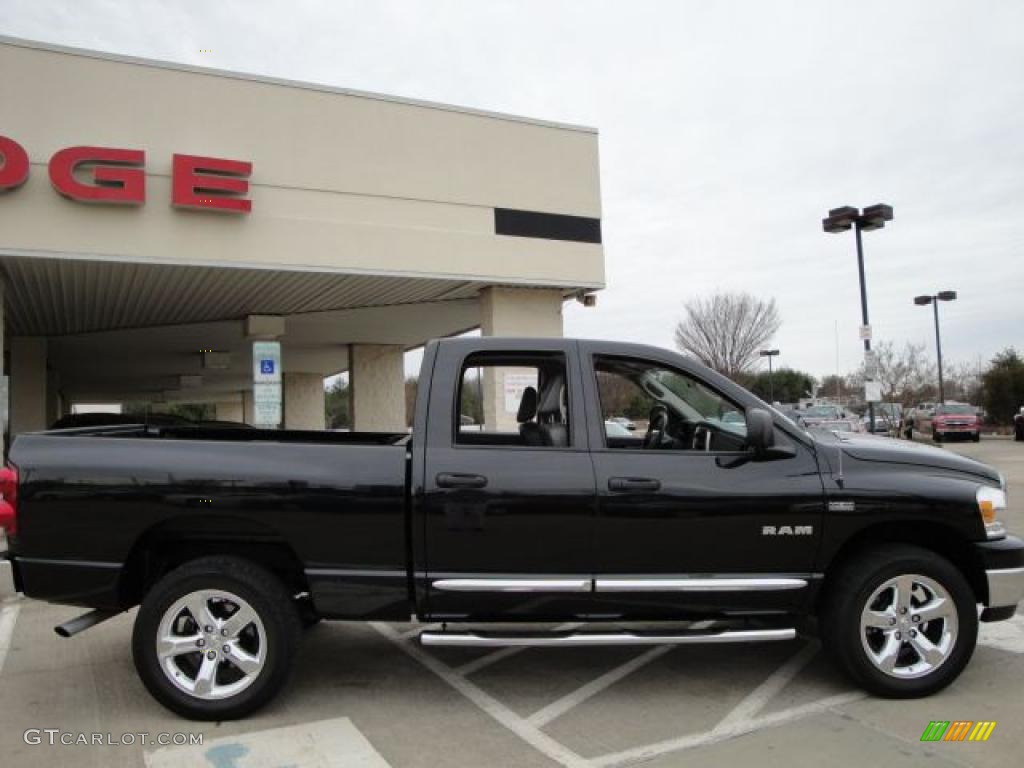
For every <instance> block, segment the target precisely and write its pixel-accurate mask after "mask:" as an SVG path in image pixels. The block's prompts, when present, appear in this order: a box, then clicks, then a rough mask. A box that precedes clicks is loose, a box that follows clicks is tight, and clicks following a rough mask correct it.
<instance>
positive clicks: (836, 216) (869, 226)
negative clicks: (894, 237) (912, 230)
mask: <svg viewBox="0 0 1024 768" xmlns="http://www.w3.org/2000/svg"><path fill="white" fill-rule="evenodd" d="M892 218H893V212H892V206H891V205H886V204H885V203H876V204H875V205H869V206H868V207H867V208H865V209H864V210H863V211H858V210H857V209H856V208H854V207H853V206H852V205H844V206H841V207H839V208H833V209H831V210H830V211H829V212H828V216H826V217H825V218H824V219H822V220H821V226H822V229H824V230H825V231H826V232H828V233H830V234H835V233H837V232H846V231H847V230H849V229H853V231H854V234H855V235H856V240H857V272H858V274H859V275H860V314H861V320H862V323H863V325H864V327H865V328H867V327H869V323H868V289H867V284H866V283H865V280H864V246H863V244H862V243H861V236H860V233H861V232H871V231H873V230H876V229H881V228H882V227H884V226H885V222H887V221H892ZM864 351H865V352H870V351H871V339H870V334H867V335H865V337H864ZM868 414H869V417H870V425H871V426H870V429H871V434H874V433H875V404H874V403H868Z"/></svg>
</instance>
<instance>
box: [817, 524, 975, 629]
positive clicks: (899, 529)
mask: <svg viewBox="0 0 1024 768" xmlns="http://www.w3.org/2000/svg"><path fill="white" fill-rule="evenodd" d="M883 542H885V543H897V544H912V545H914V546H917V547H922V548H924V549H928V550H931V551H932V552H934V553H936V554H937V555H941V556H942V557H944V558H946V559H947V560H949V562H951V563H952V564H953V565H954V566H955V567H956V568H957V569H958V570H959V571H960V572H961V573H962V574H963V575H964V578H966V579H967V583H968V584H970V586H971V590H972V591H973V592H974V596H975V597H976V598H977V601H978V602H979V603H984V602H987V600H988V581H987V579H986V578H985V566H984V565H983V564H982V562H981V559H980V558H979V557H978V553H977V551H976V550H975V548H974V545H973V544H972V543H971V542H970V541H968V540H967V539H965V538H964V537H963V535H961V534H959V533H957V532H956V531H955V530H953V529H951V528H947V527H945V526H942V525H934V524H933V525H922V524H921V523H920V522H912V523H911V522H893V523H881V524H879V525H874V526H871V527H870V528H865V529H864V530H863V531H860V532H858V533H857V534H856V535H855V536H853V537H852V538H851V539H850V540H849V541H847V542H846V543H845V544H844V545H843V546H842V548H840V550H839V551H838V552H837V553H836V554H835V556H834V557H833V558H832V562H830V563H829V565H828V567H827V568H826V569H825V583H824V585H823V587H822V589H821V590H820V591H819V597H818V599H817V603H818V604H820V603H821V602H822V600H825V599H827V595H828V592H829V588H830V586H831V583H830V582H831V581H832V579H834V577H835V575H836V574H837V573H839V571H840V570H842V568H843V566H844V565H845V564H846V563H848V562H849V561H850V560H852V559H853V558H855V557H857V556H858V555H859V554H860V553H862V552H864V551H865V550H869V549H871V547H872V545H875V544H879V543H883ZM817 607H818V606H817V605H816V606H815V610H817Z"/></svg>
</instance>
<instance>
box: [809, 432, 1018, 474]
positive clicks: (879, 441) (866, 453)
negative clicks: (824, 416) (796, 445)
mask: <svg viewBox="0 0 1024 768" xmlns="http://www.w3.org/2000/svg"><path fill="white" fill-rule="evenodd" d="M810 434H811V436H812V437H813V438H814V441H815V442H816V443H817V444H819V445H821V446H825V447H826V448H825V449H826V450H828V449H832V450H835V448H837V447H840V448H842V451H843V453H845V454H846V455H848V456H851V457H852V458H854V459H858V460H859V461H879V462H884V463H887V464H909V465H912V466H917V467H930V468H933V469H943V470H946V471H950V472H961V473H964V474H968V475H973V476H974V477H978V478H982V479H984V480H986V481H988V482H990V483H992V484H993V485H999V482H1000V478H999V473H998V472H997V471H996V470H995V469H993V468H992V467H990V466H988V465H987V464H982V463H981V462H980V461H975V460H974V459H969V458H967V457H966V456H960V455H959V454H956V453H953V452H952V451H947V450H944V449H942V448H937V447H932V446H930V445H921V444H920V443H914V442H911V441H909V440H894V439H892V438H889V437H876V436H874V435H868V434H849V433H843V434H842V435H841V436H837V435H836V434H834V433H831V432H824V431H822V430H811V431H810Z"/></svg>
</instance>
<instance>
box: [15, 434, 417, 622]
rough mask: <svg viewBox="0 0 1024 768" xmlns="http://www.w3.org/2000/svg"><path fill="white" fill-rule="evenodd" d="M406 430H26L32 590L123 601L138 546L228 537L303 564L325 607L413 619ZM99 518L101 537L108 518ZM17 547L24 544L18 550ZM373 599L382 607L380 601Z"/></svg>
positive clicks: (23, 456) (135, 574)
mask: <svg viewBox="0 0 1024 768" xmlns="http://www.w3.org/2000/svg"><path fill="white" fill-rule="evenodd" d="M408 438H409V436H408V435H407V434H404V433H361V432H300V431H287V430H254V429H230V428H228V429H218V428H212V429H211V428H195V427H177V426H175V427H146V426H144V425H137V426H135V425H124V426H118V427H112V428H99V429H98V428H87V429H81V430H59V431H51V432H40V433H34V434H26V435H22V436H20V437H19V438H18V441H17V443H16V445H15V446H14V449H13V451H12V453H11V457H10V458H11V461H12V463H13V464H14V465H15V466H18V467H19V468H20V469H21V487H20V501H19V503H20V505H21V509H22V512H23V514H22V520H23V521H24V522H23V525H22V527H21V529H20V530H19V536H18V542H17V550H18V551H20V552H23V553H24V554H26V555H29V553H31V554H30V556H29V557H24V558H20V559H19V562H20V569H19V571H20V574H21V580H22V582H23V585H22V588H23V589H27V590H28V591H30V592H31V593H32V594H33V595H35V596H37V597H41V598H43V599H50V600H54V601H61V602H69V603H77V604H82V605H89V606H97V607H108V608H118V607H122V606H123V605H124V604H125V601H126V594H130V593H131V591H132V590H133V589H134V588H135V587H136V585H135V584H133V580H137V579H140V578H143V574H142V570H140V568H141V569H143V570H144V564H140V563H137V562H135V560H134V553H135V552H136V551H138V550H139V549H140V547H143V546H146V545H147V544H148V542H150V541H152V540H153V539H160V540H161V541H164V542H167V544H166V548H168V549H169V550H170V551H169V552H168V556H172V557H173V556H175V553H176V552H179V551H186V550H188V549H189V548H194V547H196V546H202V545H204V543H208V542H211V541H216V540H218V539H226V538H231V539H238V538H239V537H241V538H243V539H244V540H246V541H249V542H251V543H252V545H253V546H255V547H271V546H272V547H277V548H280V550H281V551H283V552H286V553H287V556H288V557H291V558H294V561H296V562H297V563H300V564H302V567H303V571H304V573H305V576H306V582H307V583H308V588H309V591H310V593H311V595H312V598H313V600H314V603H315V604H316V605H317V608H318V610H320V611H321V612H322V613H323V614H324V615H325V616H336V617H359V616H361V615H363V613H364V612H365V611H368V610H369V609H370V607H372V608H373V610H374V612H375V615H379V614H380V612H381V610H384V611H385V612H387V607H388V606H389V605H391V604H392V603H393V604H394V606H395V609H394V610H395V612H396V615H398V616H401V617H408V583H407V579H406V575H407V574H406V550H405V545H406V538H405V531H406V523H405V487H406V486H405V483H406V462H407V451H408V447H407V445H406V443H407V442H408ZM100 525H102V534H100V533H99V531H98V530H97V526H100ZM18 551H15V552H14V554H16V555H17V554H18ZM371 604H372V605H371Z"/></svg>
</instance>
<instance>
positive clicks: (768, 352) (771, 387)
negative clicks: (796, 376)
mask: <svg viewBox="0 0 1024 768" xmlns="http://www.w3.org/2000/svg"><path fill="white" fill-rule="evenodd" d="M758 354H759V355H760V356H761V357H767V358H768V402H769V403H774V402H775V381H774V379H773V376H772V358H773V357H776V356H777V355H778V354H779V350H777V349H762V350H761V351H760V352H758Z"/></svg>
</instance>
